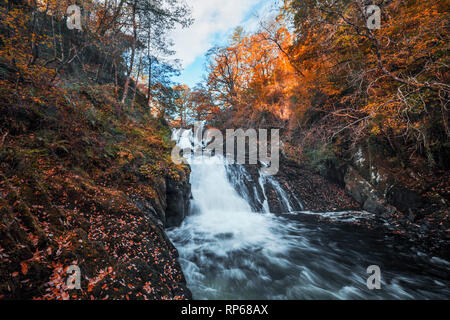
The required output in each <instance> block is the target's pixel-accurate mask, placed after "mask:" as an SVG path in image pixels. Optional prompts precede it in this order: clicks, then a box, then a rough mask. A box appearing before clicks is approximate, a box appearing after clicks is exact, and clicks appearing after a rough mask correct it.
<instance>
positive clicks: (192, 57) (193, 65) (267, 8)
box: [171, 0, 277, 87]
mask: <svg viewBox="0 0 450 320" xmlns="http://www.w3.org/2000/svg"><path fill="white" fill-rule="evenodd" d="M186 2H187V4H188V5H189V6H190V7H191V9H192V17H193V18H194V19H195V21H194V23H193V24H192V26H190V27H189V28H186V29H177V30H175V31H174V32H173V33H172V35H171V37H172V39H173V41H174V50H175V51H176V52H177V53H176V55H175V56H174V58H176V59H180V60H181V62H182V66H183V67H184V70H183V71H182V73H181V76H180V77H175V78H174V79H173V80H174V81H175V82H178V83H183V84H187V85H188V86H190V87H194V86H195V84H197V83H198V82H201V81H202V78H203V75H204V73H205V72H204V67H205V63H206V60H205V54H206V52H207V51H208V50H209V49H210V48H212V47H214V46H216V45H224V44H226V43H227V41H228V40H229V38H230V35H231V34H232V32H233V30H234V29H235V28H236V27H237V26H242V27H244V29H245V30H246V31H248V32H251V31H256V30H257V28H258V22H259V21H260V19H261V18H267V17H268V16H270V15H271V14H272V15H273V14H274V9H273V8H274V6H275V4H276V3H277V0H186Z"/></svg>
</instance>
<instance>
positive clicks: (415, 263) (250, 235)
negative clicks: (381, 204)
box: [168, 131, 450, 300]
mask: <svg viewBox="0 0 450 320" xmlns="http://www.w3.org/2000/svg"><path fill="white" fill-rule="evenodd" d="M192 139H193V138H192V135H191V134H189V133H188V132H187V131H185V133H184V134H182V135H181V136H177V140H178V143H179V144H180V145H184V146H186V145H187V144H190V143H192ZM194 160H197V161H191V163H190V164H191V168H192V173H191V178H190V180H191V184H192V194H193V200H191V211H192V212H191V214H190V215H189V216H188V217H187V218H186V219H185V221H184V222H183V224H182V225H181V226H180V227H178V228H172V229H170V230H168V235H169V237H170V239H171V240H172V241H173V243H174V244H175V246H176V248H177V249H178V251H179V253H180V263H181V265H182V268H183V271H184V273H185V275H186V279H187V282H188V287H189V288H190V289H191V291H192V293H193V297H194V299H200V300H201V299H220V300H228V299H236V300H241V299H243V300H253V299H255V300H267V299H275V300H277V299H448V298H449V297H450V290H449V284H450V281H449V273H448V270H449V267H450V264H449V263H448V262H447V261H444V260H441V259H438V258H436V257H429V256H427V255H425V254H423V253H421V252H415V251H414V250H412V249H410V246H409V245H408V243H407V242H404V241H399V240H397V239H395V238H392V237H389V236H388V235H387V234H384V232H383V230H382V229H380V228H375V229H370V228H367V227H363V226H358V225H355V224H354V223H351V222H354V221H355V220H357V219H370V215H368V214H366V213H364V212H360V213H322V214H310V213H307V212H286V214H285V215H275V214H272V213H270V212H268V211H269V210H268V206H267V203H265V204H264V205H263V208H264V209H263V210H262V211H263V212H254V209H252V207H251V205H250V203H249V201H248V199H245V193H244V195H243V193H242V192H240V193H238V191H237V189H239V188H237V186H240V187H241V188H244V189H245V187H244V186H242V185H241V183H240V181H238V179H237V178H236V177H237V176H236V175H233V174H230V170H231V169H230V166H229V165H227V163H226V160H225V159H224V158H223V157H222V156H220V155H216V156H213V157H210V158H204V159H201V161H200V159H194ZM240 170H245V169H244V168H243V167H242V168H240ZM261 180H264V181H259V182H258V183H276V182H273V181H272V182H271V181H270V180H271V179H269V178H267V179H261ZM299 183H301V182H299ZM275 187H277V188H279V189H280V187H279V186H275ZM277 192H279V193H280V201H282V202H286V201H288V200H286V197H285V195H283V192H284V191H283V190H278V191H277ZM261 201H264V202H265V201H266V200H265V199H261ZM299 201H301V199H300V200H299ZM285 206H286V207H287V208H289V207H291V205H290V204H289V203H287V204H286V205H285ZM321 216H327V217H330V218H332V219H327V221H323V219H319V218H320V217H321ZM333 219H334V220H335V221H333ZM371 265H377V266H379V267H380V269H381V289H380V290H369V289H368V287H367V279H368V278H369V276H370V275H369V274H367V273H366V270H367V268H368V267H369V266H371Z"/></svg>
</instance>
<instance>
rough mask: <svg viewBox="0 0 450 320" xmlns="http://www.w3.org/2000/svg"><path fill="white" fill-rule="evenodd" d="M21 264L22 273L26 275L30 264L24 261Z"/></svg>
mask: <svg viewBox="0 0 450 320" xmlns="http://www.w3.org/2000/svg"><path fill="white" fill-rule="evenodd" d="M20 265H21V266H22V274H23V275H26V274H27V273H28V265H27V264H26V263H25V262H24V261H22V262H21V263H20Z"/></svg>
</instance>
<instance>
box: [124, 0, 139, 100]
mask: <svg viewBox="0 0 450 320" xmlns="http://www.w3.org/2000/svg"><path fill="white" fill-rule="evenodd" d="M132 10H133V44H132V46H131V61H130V67H129V68H128V72H127V80H126V81H125V86H124V87H123V96H122V104H125V101H126V99H127V96H128V89H129V86H130V78H131V73H132V72H133V66H134V56H135V54H136V40H137V39H136V38H137V25H136V1H135V2H134V3H133V8H132Z"/></svg>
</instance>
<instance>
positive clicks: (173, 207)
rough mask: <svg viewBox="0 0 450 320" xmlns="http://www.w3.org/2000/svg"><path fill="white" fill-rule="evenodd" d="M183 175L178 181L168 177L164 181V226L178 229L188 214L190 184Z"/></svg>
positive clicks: (186, 175)
mask: <svg viewBox="0 0 450 320" xmlns="http://www.w3.org/2000/svg"><path fill="white" fill-rule="evenodd" d="M188 177H189V175H188V174H185V175H184V177H183V178H182V179H180V180H177V179H173V178H171V177H168V178H167V179H166V186H167V189H166V201H167V208H166V210H165V226H166V227H168V228H170V227H178V226H180V225H181V223H182V222H183V220H184V218H185V217H186V216H187V215H188V214H189V204H190V199H191V196H192V194H191V184H190V183H189V179H188Z"/></svg>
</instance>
